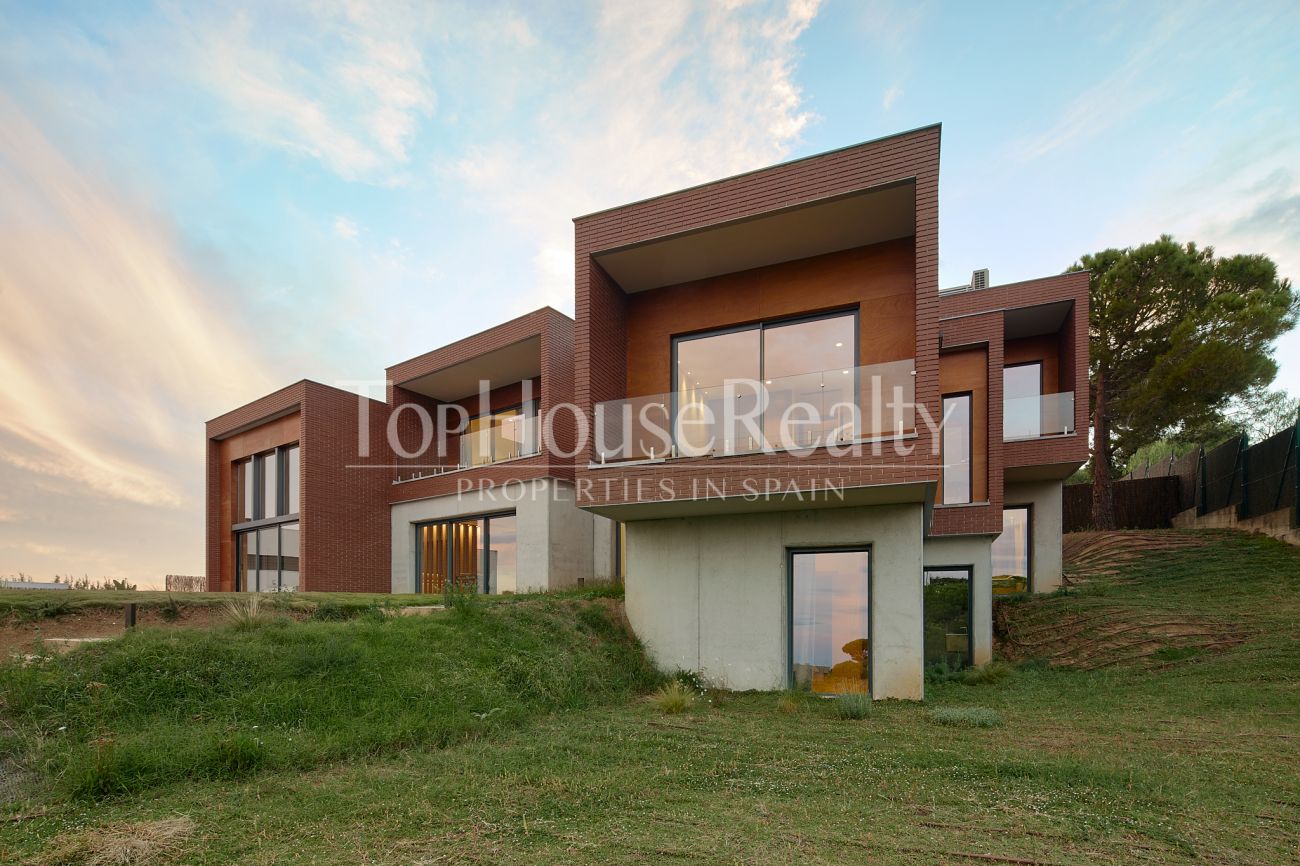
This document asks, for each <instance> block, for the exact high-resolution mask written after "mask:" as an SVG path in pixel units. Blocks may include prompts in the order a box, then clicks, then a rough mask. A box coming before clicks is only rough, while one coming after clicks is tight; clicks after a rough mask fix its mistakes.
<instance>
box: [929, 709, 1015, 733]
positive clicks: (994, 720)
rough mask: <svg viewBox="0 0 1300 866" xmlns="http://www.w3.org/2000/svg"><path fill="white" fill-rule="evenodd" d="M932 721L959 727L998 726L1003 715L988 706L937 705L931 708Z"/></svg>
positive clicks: (1000, 724)
mask: <svg viewBox="0 0 1300 866" xmlns="http://www.w3.org/2000/svg"><path fill="white" fill-rule="evenodd" d="M930 721H932V722H934V723H935V724H937V725H949V726H952V727H957V728H998V727H1001V726H1002V715H1001V713H999V712H998V711H997V710H991V709H989V708H988V707H935V708H934V709H932V710H930Z"/></svg>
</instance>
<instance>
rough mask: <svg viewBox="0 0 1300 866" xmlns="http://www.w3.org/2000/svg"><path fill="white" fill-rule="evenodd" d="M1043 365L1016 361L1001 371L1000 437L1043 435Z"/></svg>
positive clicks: (1027, 437) (1009, 438) (1014, 437)
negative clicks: (1016, 362)
mask: <svg viewBox="0 0 1300 866" xmlns="http://www.w3.org/2000/svg"><path fill="white" fill-rule="evenodd" d="M1042 396H1043V365H1042V364H1040V363H1037V362H1035V363H1032V364H1017V365H1016V366H1014V367H1006V368H1004V369H1003V370H1002V438H1003V439H1006V440H1011V439H1034V438H1037V437H1038V436H1040V435H1042V429H1043V423H1042Z"/></svg>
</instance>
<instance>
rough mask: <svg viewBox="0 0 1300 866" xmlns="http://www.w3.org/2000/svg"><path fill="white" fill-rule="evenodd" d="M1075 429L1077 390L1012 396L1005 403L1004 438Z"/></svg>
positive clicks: (1064, 433) (1038, 436)
mask: <svg viewBox="0 0 1300 866" xmlns="http://www.w3.org/2000/svg"><path fill="white" fill-rule="evenodd" d="M1073 432H1074V392H1073V391H1064V392H1062V393H1060V394H1043V395H1041V396H1036V397H1013V398H1011V399H1010V400H1006V401H1004V402H1003V404H1002V441H1004V442H1018V441H1022V440H1025V439H1041V438H1042V437H1044V436H1067V435H1069V434H1071V433H1073Z"/></svg>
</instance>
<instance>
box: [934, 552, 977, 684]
mask: <svg viewBox="0 0 1300 866" xmlns="http://www.w3.org/2000/svg"><path fill="white" fill-rule="evenodd" d="M970 587H971V580H970V569H969V568H944V569H934V568H927V569H926V570H925V665H926V667H927V668H928V667H931V666H933V665H942V666H946V667H947V668H948V669H949V670H955V669H957V668H963V667H966V666H967V665H969V664H970V663H971V655H970V653H971V645H970Z"/></svg>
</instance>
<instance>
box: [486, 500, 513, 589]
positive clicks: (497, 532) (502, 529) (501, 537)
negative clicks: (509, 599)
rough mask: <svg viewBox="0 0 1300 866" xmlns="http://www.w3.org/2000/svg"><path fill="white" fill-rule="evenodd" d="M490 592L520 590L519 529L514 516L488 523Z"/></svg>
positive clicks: (501, 517) (491, 520) (499, 518)
mask: <svg viewBox="0 0 1300 866" xmlns="http://www.w3.org/2000/svg"><path fill="white" fill-rule="evenodd" d="M488 542H489V544H491V549H490V551H489V554H488V580H489V584H488V592H490V593H500V592H518V590H519V574H518V565H519V529H518V519H517V518H516V517H515V516H514V515H513V514H503V515H501V516H500V517H493V518H491V519H490V520H489V521H488Z"/></svg>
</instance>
